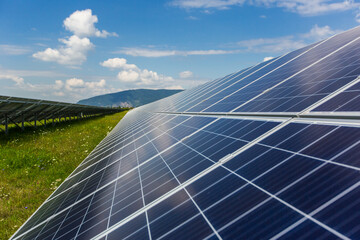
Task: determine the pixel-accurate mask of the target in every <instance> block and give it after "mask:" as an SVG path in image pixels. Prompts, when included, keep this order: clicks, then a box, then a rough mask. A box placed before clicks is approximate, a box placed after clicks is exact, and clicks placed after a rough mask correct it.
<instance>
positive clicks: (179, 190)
mask: <svg viewBox="0 0 360 240" xmlns="http://www.w3.org/2000/svg"><path fill="white" fill-rule="evenodd" d="M359 37H360V28H354V29H352V30H349V31H347V32H344V33H341V34H338V35H336V36H334V37H332V38H329V39H327V40H324V41H322V42H319V43H316V44H312V45H310V46H307V47H305V48H302V49H299V50H297V51H294V52H291V53H288V54H285V55H283V56H281V57H278V58H274V59H272V60H270V61H267V62H263V63H260V64H258V65H255V66H253V67H250V68H247V69H244V70H241V71H238V72H235V73H233V74H229V75H227V76H225V77H223V78H219V79H217V80H214V81H212V82H209V83H206V84H204V85H201V86H198V87H196V88H194V89H192V90H187V91H184V92H181V93H179V94H176V95H173V96H171V97H169V98H166V99H164V100H160V101H158V102H155V103H151V104H148V105H146V106H143V107H140V108H136V109H134V110H132V111H130V112H129V113H128V114H127V115H126V116H125V118H124V119H123V120H122V121H121V122H120V123H119V124H118V125H117V126H116V127H115V128H114V129H113V131H112V132H111V133H110V134H109V135H108V136H107V137H106V138H105V139H104V140H103V141H102V142H101V143H100V144H99V145H98V146H97V147H96V148H95V149H94V150H93V151H92V152H91V154H89V156H88V157H87V158H86V159H85V160H84V161H83V162H82V163H81V164H80V165H79V166H78V168H77V169H75V171H74V172H73V173H72V174H71V175H70V176H69V177H68V178H67V179H66V180H65V181H64V182H63V183H62V184H61V185H60V187H59V188H58V189H57V190H56V191H55V192H54V193H53V194H52V195H51V196H50V197H49V198H48V199H47V200H46V201H45V202H44V203H43V205H42V206H41V207H40V208H39V209H38V210H37V211H36V212H35V214H34V215H33V216H32V217H30V218H29V220H28V221H27V222H26V223H25V224H24V225H23V226H22V227H21V228H20V229H19V230H18V231H17V232H16V233H15V235H14V236H13V237H12V238H13V239H91V238H94V239H102V240H109V239H162V238H165V239H177V238H184V239H203V238H205V239H259V238H261V239H262V238H264V239H267V238H274V239H278V238H280V239H295V238H302V239H311V238H319V239H321V238H324V239H333V238H334V239H335V238H336V239H338V238H359V237H360V231H359V228H358V225H359V219H360V218H359V216H360V215H359V212H360V204H359V200H358V199H359V197H360V195H359V194H360V192H359V189H360V188H359V187H360V175H359V170H360V160H359V159H360V155H359V152H360V122H358V115H356V114H357V113H356V111H359V107H358V105H359V104H357V101H358V99H359V97H360V85H359V83H357V80H356V79H357V77H358V75H359V74H360V60H359V55H360V42H359V40H358V39H357V38H359Z"/></svg>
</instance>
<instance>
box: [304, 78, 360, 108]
mask: <svg viewBox="0 0 360 240" xmlns="http://www.w3.org/2000/svg"><path fill="white" fill-rule="evenodd" d="M359 82H360V77H357V78H356V79H354V80H353V81H352V82H350V83H348V84H347V85H345V86H343V87H342V88H339V89H338V90H337V91H335V92H333V93H332V94H330V95H329V96H328V97H327V98H325V99H322V100H321V101H319V102H317V103H315V104H314V105H313V106H310V107H309V109H306V111H305V112H304V113H309V112H312V111H314V109H316V108H317V107H319V106H320V105H321V104H323V103H325V102H327V101H329V100H331V99H332V98H334V97H336V96H337V95H339V94H340V93H343V92H344V91H346V90H347V89H349V88H351V87H352V86H354V85H356V84H357V83H359ZM350 101H351V100H349V102H350ZM346 103H347V102H346ZM346 103H344V104H343V105H345V104H346ZM343 105H341V106H343ZM341 106H340V107H341ZM320 114H321V112H320Z"/></svg>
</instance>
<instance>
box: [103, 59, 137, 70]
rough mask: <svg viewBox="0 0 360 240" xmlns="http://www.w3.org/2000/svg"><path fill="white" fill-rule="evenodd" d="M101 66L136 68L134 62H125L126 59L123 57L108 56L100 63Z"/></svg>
mask: <svg viewBox="0 0 360 240" xmlns="http://www.w3.org/2000/svg"><path fill="white" fill-rule="evenodd" d="M100 65H101V66H103V67H107V68H112V69H115V68H122V69H136V68H137V67H136V65H135V64H127V61H126V59H125V58H110V59H108V60H106V61H104V62H102V63H100Z"/></svg>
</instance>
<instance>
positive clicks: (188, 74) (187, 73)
mask: <svg viewBox="0 0 360 240" xmlns="http://www.w3.org/2000/svg"><path fill="white" fill-rule="evenodd" d="M193 75H194V74H193V73H192V72H191V71H183V72H181V73H179V77H180V78H191V77H193Z"/></svg>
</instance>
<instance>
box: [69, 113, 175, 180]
mask: <svg viewBox="0 0 360 240" xmlns="http://www.w3.org/2000/svg"><path fill="white" fill-rule="evenodd" d="M170 120H171V119H170ZM170 120H169V121H170ZM166 122H168V121H166ZM166 122H165V123H166ZM151 131H152V130H150V131H149V132H151ZM143 136H144V135H141V136H139V137H138V138H137V139H140V138H141V137H143ZM137 139H135V140H137ZM122 143H123V141H122V142H119V143H117V144H115V146H113V148H114V147H116V146H118V145H121V144H122ZM131 143H132V142H129V143H128V144H126V145H124V146H122V147H121V148H120V149H117V150H116V151H115V152H118V151H120V150H121V149H123V148H124V147H126V146H128V145H130V144H131ZM115 152H114V153H115ZM102 154H103V152H100V153H99V154H98V155H93V156H92V158H89V159H87V161H86V162H83V164H81V166H79V167H82V166H83V165H84V164H86V163H87V162H89V161H91V160H93V159H94V158H96V157H98V156H100V155H102ZM109 156H111V154H108V155H106V156H105V157H102V158H101V159H99V160H98V161H97V162H95V163H92V164H91V165H89V166H87V167H86V168H84V169H82V170H81V171H80V172H77V173H75V174H72V175H70V176H69V178H72V177H74V176H76V175H77V174H79V173H81V172H83V171H85V170H86V169H88V168H89V167H91V166H93V165H95V164H97V163H98V162H99V161H101V160H103V159H105V158H106V157H109ZM79 167H78V168H79ZM76 170H77V169H76Z"/></svg>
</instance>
